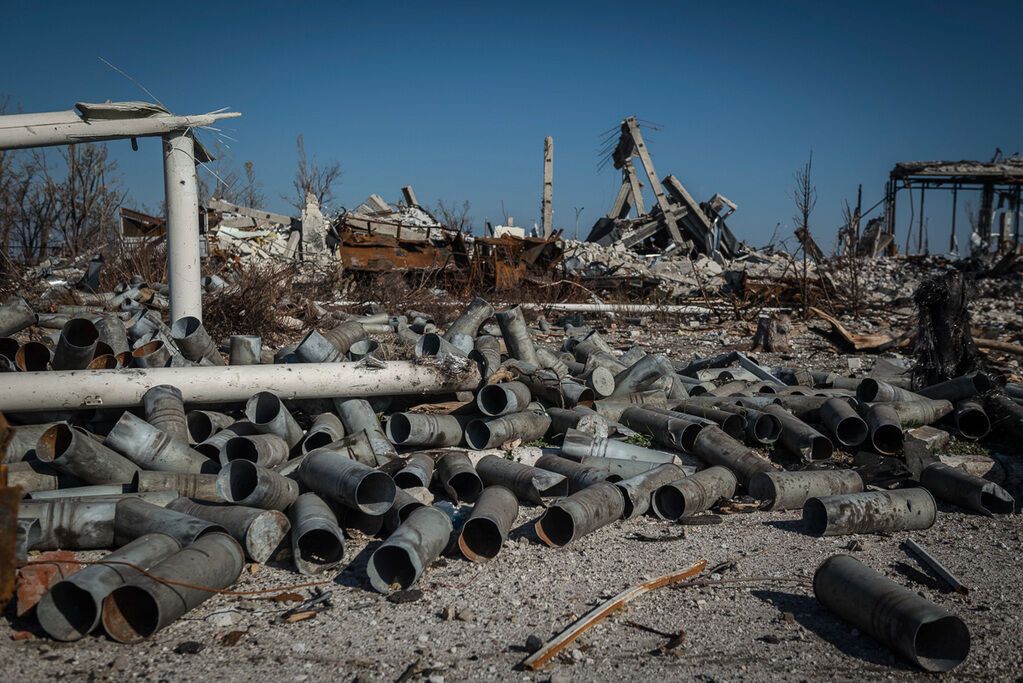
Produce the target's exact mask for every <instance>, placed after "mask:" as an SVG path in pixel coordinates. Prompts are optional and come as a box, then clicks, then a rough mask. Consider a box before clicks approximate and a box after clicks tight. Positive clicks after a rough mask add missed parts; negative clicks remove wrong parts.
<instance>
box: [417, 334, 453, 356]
mask: <svg viewBox="0 0 1023 683" xmlns="http://www.w3.org/2000/svg"><path fill="white" fill-rule="evenodd" d="M415 354H416V358H465V357H466V354H465V352H464V351H462V349H460V348H458V347H457V346H455V345H454V344H452V343H451V342H449V341H447V340H446V339H444V337H442V336H440V335H439V334H436V333H434V332H429V333H427V334H424V335H423V336H421V337H420V338H419V339H418V340H416V346H415Z"/></svg>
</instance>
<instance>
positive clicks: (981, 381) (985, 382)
mask: <svg viewBox="0 0 1023 683" xmlns="http://www.w3.org/2000/svg"><path fill="white" fill-rule="evenodd" d="M973 388H974V389H976V390H977V393H978V394H986V393H987V392H989V391H991V378H990V377H988V376H987V375H985V374H984V373H983V372H978V373H977V374H975V375H974V376H973Z"/></svg>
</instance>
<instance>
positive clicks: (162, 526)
mask: <svg viewBox="0 0 1023 683" xmlns="http://www.w3.org/2000/svg"><path fill="white" fill-rule="evenodd" d="M169 505H170V503H168V506H169ZM223 531H225V529H224V528H223V527H222V526H220V525H218V524H213V523H211V522H207V521H206V520H204V519H199V518H197V517H193V516H192V515H188V514H185V513H182V512H178V511H177V510H174V509H171V508H170V507H161V506H159V505H153V504H152V503H147V502H146V501H144V500H141V499H139V498H125V499H123V500H120V501H118V502H117V508H116V512H115V513H114V544H115V545H118V546H122V545H126V544H128V543H130V542H131V541H134V540H135V539H136V538H139V537H140V536H145V535H146V534H151V533H155V532H159V533H162V534H167V535H168V536H170V537H171V538H173V539H174V540H175V541H177V542H178V543H180V544H181V546H182V547H185V546H189V545H192V544H193V543H195V541H196V539H198V538H199V537H200V536H203V535H204V534H208V533H212V532H223Z"/></svg>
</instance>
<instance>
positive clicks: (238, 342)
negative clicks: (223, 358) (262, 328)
mask: <svg viewBox="0 0 1023 683" xmlns="http://www.w3.org/2000/svg"><path fill="white" fill-rule="evenodd" d="M227 348H228V356H227V357H228V363H230V364H231V365H259V364H260V363H261V362H262V354H263V339H262V338H261V337H258V336H255V335H251V334H233V335H231V338H230V339H229V340H228V344H227Z"/></svg>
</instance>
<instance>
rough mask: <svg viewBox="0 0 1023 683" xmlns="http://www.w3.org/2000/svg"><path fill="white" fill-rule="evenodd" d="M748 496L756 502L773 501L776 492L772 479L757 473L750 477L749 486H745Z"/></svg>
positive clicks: (762, 473) (764, 474)
mask: <svg viewBox="0 0 1023 683" xmlns="http://www.w3.org/2000/svg"><path fill="white" fill-rule="evenodd" d="M746 488H747V490H748V491H749V494H750V495H751V496H752V497H754V498H756V499H757V500H769V501H772V502H773V501H774V500H775V499H776V498H777V497H778V490H777V487H776V486H775V484H774V479H772V478H771V477H769V476H768V475H767V474H766V473H764V472H758V473H756V474H754V475H753V476H752V477H750V480H749V484H747V485H746Z"/></svg>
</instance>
